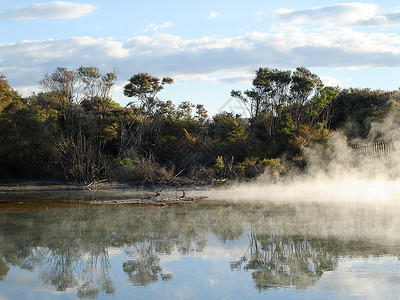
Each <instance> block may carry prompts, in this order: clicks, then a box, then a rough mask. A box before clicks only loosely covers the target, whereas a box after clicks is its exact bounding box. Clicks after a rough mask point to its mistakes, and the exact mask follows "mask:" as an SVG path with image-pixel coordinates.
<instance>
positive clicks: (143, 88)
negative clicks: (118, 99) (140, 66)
mask: <svg viewBox="0 0 400 300" xmlns="http://www.w3.org/2000/svg"><path fill="white" fill-rule="evenodd" d="M173 82H174V80H173V79H172V78H170V77H164V78H163V79H162V80H161V79H160V78H158V77H156V76H152V75H149V74H148V73H138V74H136V75H133V76H132V77H131V78H130V79H129V83H127V84H126V85H125V87H124V95H125V96H128V97H135V98H137V99H138V101H139V106H140V108H142V109H144V110H145V111H146V112H147V113H148V114H150V115H153V114H154V110H155V108H156V105H157V102H158V100H157V98H156V95H157V93H158V92H160V91H161V90H162V89H163V88H164V85H166V84H172V83H173ZM130 104H134V103H133V102H131V103H130Z"/></svg>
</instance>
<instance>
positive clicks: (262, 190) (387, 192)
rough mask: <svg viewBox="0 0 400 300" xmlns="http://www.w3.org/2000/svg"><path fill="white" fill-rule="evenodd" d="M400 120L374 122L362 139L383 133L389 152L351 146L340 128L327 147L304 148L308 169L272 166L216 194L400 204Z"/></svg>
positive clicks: (231, 197) (226, 197) (217, 196)
mask: <svg viewBox="0 0 400 300" xmlns="http://www.w3.org/2000/svg"><path fill="white" fill-rule="evenodd" d="M395 121H396V120H395V118H394V117H393V116H390V117H388V118H387V119H385V120H384V121H383V122H382V123H374V124H372V126H371V131H370V134H369V138H368V140H358V141H357V143H358V144H362V145H371V144H372V141H376V140H377V137H379V139H380V140H382V141H391V142H392V148H391V150H390V153H389V154H388V155H381V154H380V155H375V156H372V155H371V156H368V155H363V154H362V153H360V152H357V151H356V150H355V149H353V148H352V147H351V146H349V145H348V143H347V141H346V138H345V137H344V136H343V135H342V134H340V133H335V134H333V135H332V136H331V138H330V140H329V142H328V145H327V146H326V147H322V146H320V145H319V146H315V147H312V146H311V147H309V148H306V149H305V150H304V158H305V159H306V161H307V169H306V171H305V172H304V173H302V174H299V172H298V171H297V172H296V171H294V170H288V173H289V176H285V177H282V178H276V177H274V176H271V174H270V173H271V172H269V171H268V170H267V171H266V172H265V173H264V174H263V175H262V176H261V177H260V178H258V179H257V180H256V181H255V182H252V183H248V184H237V185H235V186H233V187H230V188H228V189H224V190H219V191H215V192H213V193H212V196H211V197H212V198H214V199H217V200H233V201H241V200H245V201H277V202H279V201H285V202H288V201H299V200H301V201H318V202H326V201H329V202H334V201H335V202H336V201H340V202H346V203H358V202H369V203H374V204H378V203H379V204H383V203H386V204H387V203H391V204H397V203H399V204H400V201H399V200H400V159H399V150H397V151H396V146H397V147H398V146H399V145H400V142H397V143H396V140H397V139H398V138H399V136H400V132H399V130H398V126H397V128H396V124H395Z"/></svg>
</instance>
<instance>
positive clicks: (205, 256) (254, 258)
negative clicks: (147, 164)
mask: <svg viewBox="0 0 400 300" xmlns="http://www.w3.org/2000/svg"><path fill="white" fill-rule="evenodd" d="M102 193H103V194H102ZM104 193H105V194H106V196H107V197H109V196H110V193H114V194H115V195H114V196H115V197H118V196H117V194H121V193H122V194H123V195H125V196H126V195H128V194H130V195H132V193H134V192H133V191H129V190H124V191H123V192H121V191H104V192H97V194H96V195H97V196H93V193H88V192H87V191H68V192H67V191H59V190H51V191H49V190H45V191H43V190H36V191H29V192H28V193H21V192H15V191H9V190H4V189H3V190H2V194H1V195H0V197H2V199H7V200H10V199H11V198H12V200H13V201H14V202H12V203H11V204H10V202H7V203H6V202H3V201H1V200H0V299H1V300H3V299H53V298H57V299H59V298H60V299H75V298H85V299H88V298H91V299H261V298H262V299H264V298H268V297H269V298H273V299H302V298H304V299H305V298H307V299H308V298H315V299H321V298H323V299H338V298H340V299H352V298H362V299H365V298H371V299H377V298H379V299H398V295H400V263H399V255H400V218H399V216H398V211H399V210H398V209H399V206H398V205H395V204H385V205H379V204H376V203H360V202H358V203H354V204H348V205H344V203H339V204H335V203H331V204H328V203H318V202H296V203H293V202H290V201H286V202H285V201H282V202H268V201H263V202H257V203H244V202H243V203H239V202H235V203H232V202H225V203H222V202H213V201H212V199H210V201H208V202H207V203H200V202H198V203H193V204H185V205H170V206H167V207H156V206H133V205H125V206H101V207H97V206H96V207H94V206H88V205H81V204H78V203H63V204H59V202H55V201H51V200H52V199H57V200H71V197H72V198H74V199H75V198H76V199H78V200H82V199H85V198H87V197H92V198H93V197H99V198H102V197H104ZM46 197H47V198H46ZM120 197H122V196H120ZM45 198H46V199H47V200H49V201H42V200H44V199H45ZM27 202H28V203H27Z"/></svg>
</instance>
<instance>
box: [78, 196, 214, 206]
mask: <svg viewBox="0 0 400 300" xmlns="http://www.w3.org/2000/svg"><path fill="white" fill-rule="evenodd" d="M207 198H208V197H207V196H185V197H151V198H148V199H121V200H117V199H114V200H94V201H88V202H84V203H85V204H93V205H118V204H158V205H163V206H165V204H173V203H184V202H195V201H198V200H203V199H207Z"/></svg>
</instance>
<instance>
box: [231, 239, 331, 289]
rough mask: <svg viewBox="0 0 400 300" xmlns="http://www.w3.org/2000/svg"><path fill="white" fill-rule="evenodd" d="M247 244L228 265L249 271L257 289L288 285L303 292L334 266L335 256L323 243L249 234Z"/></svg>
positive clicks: (234, 268)
mask: <svg viewBox="0 0 400 300" xmlns="http://www.w3.org/2000/svg"><path fill="white" fill-rule="evenodd" d="M249 242H250V245H249V248H248V251H247V252H246V253H245V255H244V256H243V257H242V258H241V259H240V260H239V261H237V262H233V263H232V264H231V269H232V270H240V269H241V268H243V269H244V270H246V271H249V270H252V271H253V272H252V277H253V280H254V282H255V285H256V287H257V289H258V290H266V289H269V288H273V287H289V286H295V287H296V288H300V289H304V288H307V287H308V286H310V285H313V284H314V283H315V282H316V281H317V280H318V279H319V277H321V275H322V274H323V272H324V271H331V270H333V269H334V268H335V266H337V255H335V254H334V253H332V252H329V248H328V247H324V246H326V245H325V243H324V242H323V241H315V240H312V239H308V238H307V237H303V236H294V237H290V236H280V235H279V234H277V233H271V234H256V233H255V232H253V231H252V232H250V234H249Z"/></svg>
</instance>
